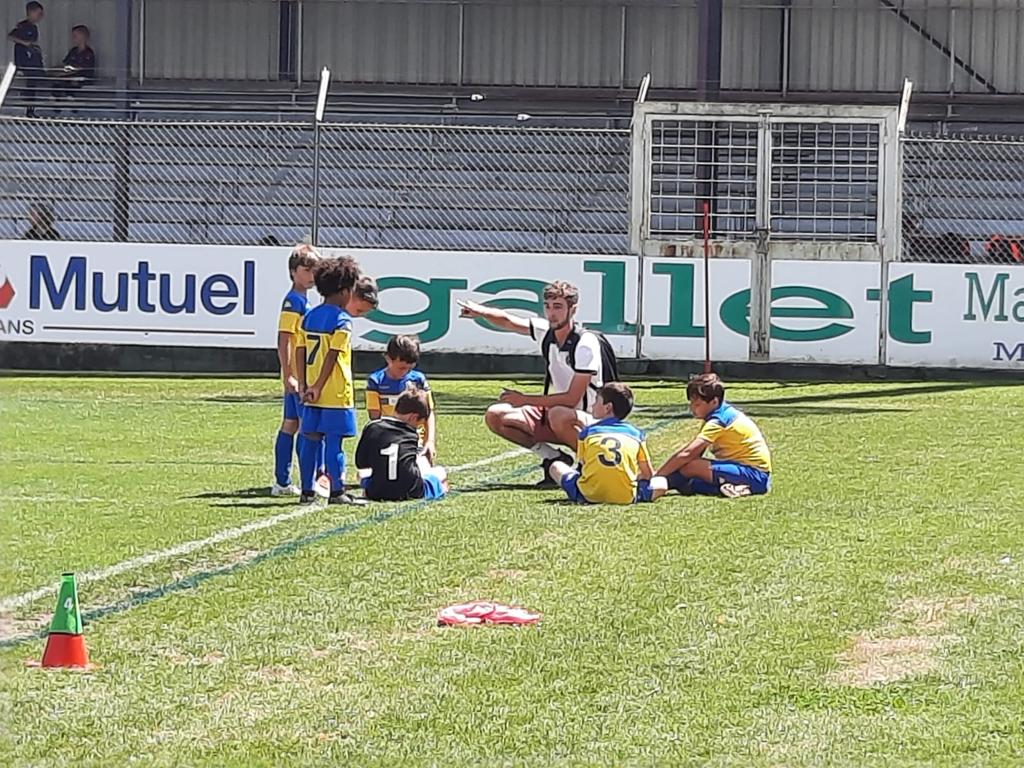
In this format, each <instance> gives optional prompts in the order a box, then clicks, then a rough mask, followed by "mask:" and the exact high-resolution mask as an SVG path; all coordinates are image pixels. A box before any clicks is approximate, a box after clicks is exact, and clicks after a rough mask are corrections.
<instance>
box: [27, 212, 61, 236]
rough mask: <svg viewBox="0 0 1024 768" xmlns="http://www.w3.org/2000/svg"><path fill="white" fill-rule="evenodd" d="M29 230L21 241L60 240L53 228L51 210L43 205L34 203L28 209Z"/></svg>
mask: <svg viewBox="0 0 1024 768" xmlns="http://www.w3.org/2000/svg"><path fill="white" fill-rule="evenodd" d="M28 223H29V228H28V229H27V230H26V231H25V234H24V235H22V239H23V240H60V235H59V234H57V230H56V229H54V228H53V210H52V209H51V208H50V206H48V205H44V204H43V203H35V204H34V205H32V206H31V207H30V208H29V209H28Z"/></svg>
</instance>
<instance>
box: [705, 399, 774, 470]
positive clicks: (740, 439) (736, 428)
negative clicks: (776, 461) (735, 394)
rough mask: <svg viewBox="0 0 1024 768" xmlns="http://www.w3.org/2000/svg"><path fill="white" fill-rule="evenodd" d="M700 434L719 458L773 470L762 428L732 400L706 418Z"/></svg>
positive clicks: (716, 457) (717, 458)
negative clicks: (734, 404) (731, 402)
mask: <svg viewBox="0 0 1024 768" xmlns="http://www.w3.org/2000/svg"><path fill="white" fill-rule="evenodd" d="M698 437H700V438H702V439H704V440H707V441H708V442H709V443H711V453H712V454H714V457H715V459H716V460H718V461H732V462H735V463H737V464H746V465H747V466H748V467H754V468H755V469H760V470H761V471H762V472H769V473H770V472H771V471H772V457H771V453H770V452H769V450H768V444H767V443H766V442H765V440H764V436H763V435H762V434H761V430H760V429H758V428H757V425H756V424H755V423H754V422H753V421H752V420H751V418H750V417H749V416H747V415H746V414H745V413H743V412H742V411H740V410H739V409H738V408H736V407H735V406H733V405H731V404H729V403H724V402H723V403H722V404H721V405H720V406H718V407H717V408H716V409H715V410H713V411H712V412H711V413H709V414H708V415H707V416H706V417H705V419H704V426H702V427H701V430H700V434H699V435H698Z"/></svg>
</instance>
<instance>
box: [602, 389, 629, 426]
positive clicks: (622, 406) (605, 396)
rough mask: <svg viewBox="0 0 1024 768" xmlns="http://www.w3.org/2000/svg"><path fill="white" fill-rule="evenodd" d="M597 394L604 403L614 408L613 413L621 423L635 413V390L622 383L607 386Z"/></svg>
mask: <svg viewBox="0 0 1024 768" xmlns="http://www.w3.org/2000/svg"><path fill="white" fill-rule="evenodd" d="M597 394H598V396H599V397H600V398H601V400H602V401H603V402H604V403H606V404H607V405H610V406H611V407H612V413H613V414H615V418H616V419H618V420H619V421H622V420H623V419H625V418H626V417H627V416H629V414H630V413H632V412H633V390H631V389H630V388H629V387H627V386H626V385H625V384H623V383H622V382H621V381H613V382H610V383H608V384H605V385H604V386H603V387H601V388H600V389H599V390H598V391H597Z"/></svg>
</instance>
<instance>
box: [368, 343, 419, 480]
mask: <svg viewBox="0 0 1024 768" xmlns="http://www.w3.org/2000/svg"><path fill="white" fill-rule="evenodd" d="M384 360H385V362H386V363H387V365H386V366H384V367H383V368H381V369H380V370H379V371H374V372H373V373H371V374H370V378H368V379H367V380H366V411H367V414H368V415H369V417H370V419H371V420H376V419H379V418H381V417H382V416H387V417H393V416H394V415H395V404H396V403H397V402H398V398H399V397H400V396H401V395H402V393H403V392H405V391H406V390H407V389H418V390H420V391H422V392H425V393H426V395H427V405H428V406H429V407H430V415H429V416H428V417H427V419H426V421H425V422H424V424H423V425H422V426H421V427H420V428H419V430H418V431H419V435H420V445H421V446H422V448H421V450H422V452H423V455H424V456H425V457H426V459H427V461H428V462H429V463H430V464H431V466H433V464H434V459H435V458H437V437H436V436H437V419H436V418H435V416H434V396H433V395H432V394H431V392H430V384H429V383H427V377H426V376H425V375H424V374H423V372H422V371H418V370H416V366H417V365H418V364H419V361H420V340H419V339H417V338H416V337H415V336H392V337H391V339H390V340H389V341H388V346H387V349H386V350H385V352H384Z"/></svg>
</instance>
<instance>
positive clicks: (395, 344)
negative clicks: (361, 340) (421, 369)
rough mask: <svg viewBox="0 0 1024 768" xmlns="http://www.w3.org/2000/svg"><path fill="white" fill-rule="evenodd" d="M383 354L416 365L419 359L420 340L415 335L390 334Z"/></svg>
mask: <svg viewBox="0 0 1024 768" xmlns="http://www.w3.org/2000/svg"><path fill="white" fill-rule="evenodd" d="M384 354H386V355H387V356H388V357H389V358H391V359H392V360H400V361H401V362H403V363H410V364H412V365H416V364H417V363H418V362H419V361H420V340H419V339H418V338H417V337H415V336H392V337H391V339H390V341H388V348H387V350H385V352H384Z"/></svg>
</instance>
